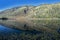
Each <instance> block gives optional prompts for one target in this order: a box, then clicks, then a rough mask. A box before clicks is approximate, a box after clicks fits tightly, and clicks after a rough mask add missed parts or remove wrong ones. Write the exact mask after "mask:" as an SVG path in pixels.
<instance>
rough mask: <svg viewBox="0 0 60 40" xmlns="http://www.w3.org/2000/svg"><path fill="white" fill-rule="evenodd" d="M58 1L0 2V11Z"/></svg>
mask: <svg viewBox="0 0 60 40" xmlns="http://www.w3.org/2000/svg"><path fill="white" fill-rule="evenodd" d="M57 2H60V0H0V10H3V9H6V8H11V7H15V6H22V5H35V6H36V5H40V4H42V3H48V4H51V3H57Z"/></svg>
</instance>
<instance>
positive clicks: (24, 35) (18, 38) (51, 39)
mask: <svg viewBox="0 0 60 40" xmlns="http://www.w3.org/2000/svg"><path fill="white" fill-rule="evenodd" d="M59 37H60V34H58V35H54V34H51V33H48V32H40V33H39V32H36V33H34V32H33V31H32V32H31V31H30V32H25V31H24V32H21V33H15V32H11V33H7V35H5V34H3V35H1V34H0V40H55V39H56V40H59V39H60V38H59Z"/></svg>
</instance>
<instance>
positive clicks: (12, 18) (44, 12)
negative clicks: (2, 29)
mask: <svg viewBox="0 0 60 40" xmlns="http://www.w3.org/2000/svg"><path fill="white" fill-rule="evenodd" d="M0 24H1V25H4V26H6V27H9V28H16V29H20V30H37V31H40V30H42V31H47V32H50V33H54V32H56V30H58V29H59V28H60V4H47V5H41V6H23V7H19V8H12V9H7V10H5V11H2V12H1V14H0Z"/></svg>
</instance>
